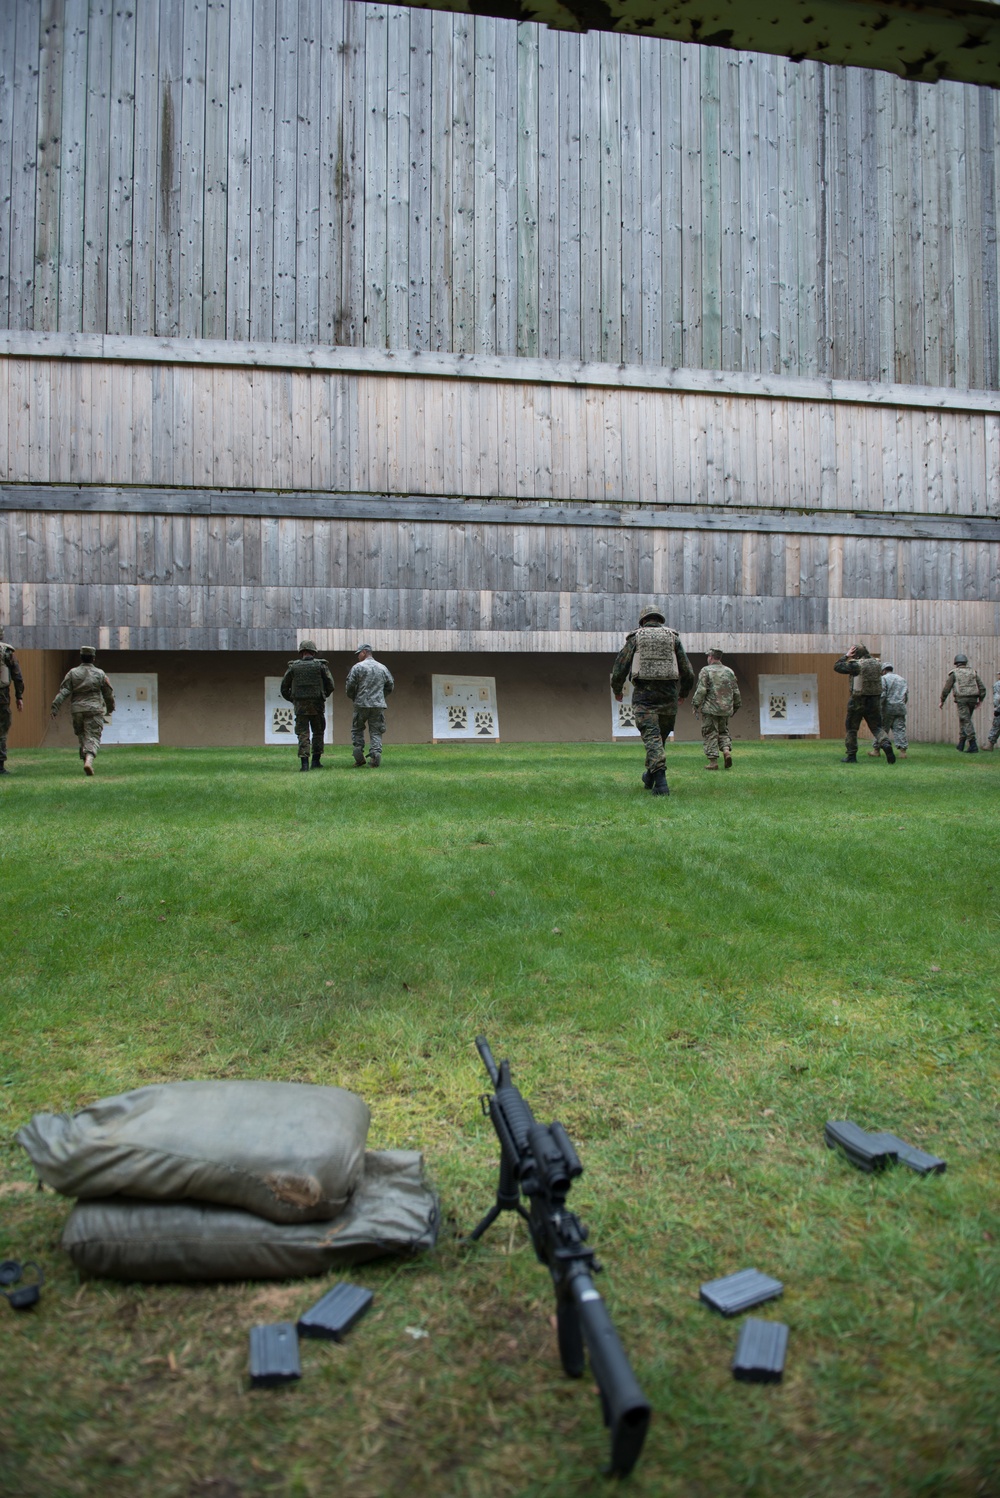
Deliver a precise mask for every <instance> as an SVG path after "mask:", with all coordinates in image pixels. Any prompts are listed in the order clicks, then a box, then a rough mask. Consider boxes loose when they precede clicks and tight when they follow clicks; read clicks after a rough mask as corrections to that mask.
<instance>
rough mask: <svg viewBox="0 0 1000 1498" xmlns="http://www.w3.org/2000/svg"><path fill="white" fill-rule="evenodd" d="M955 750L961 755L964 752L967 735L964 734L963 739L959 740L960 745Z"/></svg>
mask: <svg viewBox="0 0 1000 1498" xmlns="http://www.w3.org/2000/svg"><path fill="white" fill-rule="evenodd" d="M955 748H956V749H957V750H958V752H959V754H961V752H962V750H963V749H964V748H965V734H964V733H963V735H962V737H961V738H960V739H959V741H958V743H957V744H956V745H955Z"/></svg>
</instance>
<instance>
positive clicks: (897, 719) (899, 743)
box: [882, 706, 910, 754]
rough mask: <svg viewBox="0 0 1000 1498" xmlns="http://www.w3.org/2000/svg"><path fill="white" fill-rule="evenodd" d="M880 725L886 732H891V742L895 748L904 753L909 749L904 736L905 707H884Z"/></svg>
mask: <svg viewBox="0 0 1000 1498" xmlns="http://www.w3.org/2000/svg"><path fill="white" fill-rule="evenodd" d="M882 727H883V728H884V729H885V731H886V733H891V734H892V742H893V743H894V744H895V746H896V748H897V749H901V750H902V751H903V753H904V754H905V753H906V751H907V749H909V747H910V745H909V741H908V740H907V737H906V708H905V706H904V707H886V708H883V709H882Z"/></svg>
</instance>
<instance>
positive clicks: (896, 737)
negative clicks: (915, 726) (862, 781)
mask: <svg viewBox="0 0 1000 1498" xmlns="http://www.w3.org/2000/svg"><path fill="white" fill-rule="evenodd" d="M909 700H910V689H909V687H908V686H907V683H906V678H905V677H903V676H899V675H898V674H897V673H896V672H895V671H894V670H893V668H892V665H891V664H888V665H885V666H883V667H882V727H883V728H884V729H885V731H886V733H888V734H891V735H892V741H893V743H894V744H895V746H896V758H897V759H905V758H906V751H907V749H908V748H909V747H910V746H909V743H908V742H907V738H906V704H907V702H908V701H909ZM881 752H882V751H881V750H880V749H879V748H878V747H877V746H875V747H874V748H872V749H869V751H868V758H869V759H878V757H879V755H880V754H881Z"/></svg>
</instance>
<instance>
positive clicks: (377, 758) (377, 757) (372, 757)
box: [368, 754, 382, 770]
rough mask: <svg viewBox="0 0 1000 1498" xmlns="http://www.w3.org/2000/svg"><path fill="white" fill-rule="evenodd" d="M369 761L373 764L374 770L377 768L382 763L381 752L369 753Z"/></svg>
mask: <svg viewBox="0 0 1000 1498" xmlns="http://www.w3.org/2000/svg"><path fill="white" fill-rule="evenodd" d="M368 763H369V764H370V765H371V767H372V769H373V770H377V769H378V767H379V765H380V764H381V763H382V756H381V754H369V755H368Z"/></svg>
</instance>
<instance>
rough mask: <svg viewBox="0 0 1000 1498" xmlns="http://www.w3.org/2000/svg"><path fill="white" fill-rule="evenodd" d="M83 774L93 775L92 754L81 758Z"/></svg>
mask: <svg viewBox="0 0 1000 1498" xmlns="http://www.w3.org/2000/svg"><path fill="white" fill-rule="evenodd" d="M83 773H84V774H85V775H93V773H94V756H93V755H92V754H85V755H84V756H83Z"/></svg>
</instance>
